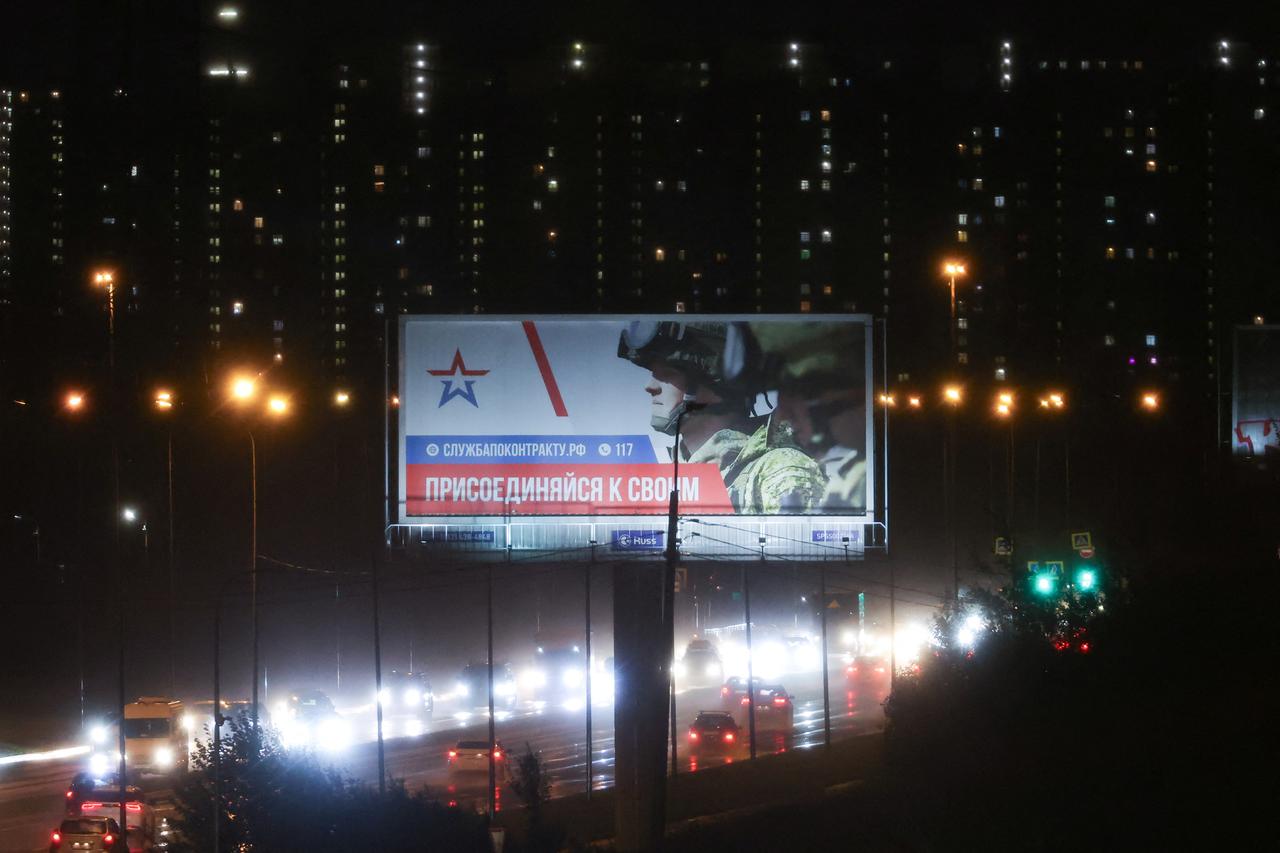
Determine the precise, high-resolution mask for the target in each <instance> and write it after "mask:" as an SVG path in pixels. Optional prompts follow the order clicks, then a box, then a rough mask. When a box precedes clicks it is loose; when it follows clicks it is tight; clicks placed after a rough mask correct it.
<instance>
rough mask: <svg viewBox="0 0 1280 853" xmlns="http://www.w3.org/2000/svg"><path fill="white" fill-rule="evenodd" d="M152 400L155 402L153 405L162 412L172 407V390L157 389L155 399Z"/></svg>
mask: <svg viewBox="0 0 1280 853" xmlns="http://www.w3.org/2000/svg"><path fill="white" fill-rule="evenodd" d="M154 402H155V407H156V408H157V409H158V410H160V411H162V412H167V411H169V410H170V409H172V408H173V394H172V392H169V391H157V392H156V399H155V401H154Z"/></svg>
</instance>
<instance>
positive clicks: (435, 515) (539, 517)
mask: <svg viewBox="0 0 1280 853" xmlns="http://www.w3.org/2000/svg"><path fill="white" fill-rule="evenodd" d="M635 320H645V321H657V322H750V323H753V324H754V323H760V322H762V321H764V322H771V321H776V322H782V323H815V322H821V323H831V322H853V323H861V324H864V325H865V327H866V334H865V351H864V352H860V353H849V354H848V357H849V367H850V372H851V374H853V375H855V377H856V374H857V373H859V372H861V373H863V374H864V376H863V377H861V378H854V379H852V380H851V381H852V382H853V383H855V387H859V388H860V390H864V391H865V411H866V413H867V430H866V438H865V441H864V443H863V446H862V447H861V448H859V449H860V451H861V452H862V454H863V456H864V458H865V459H866V461H867V466H868V470H869V471H874V464H873V460H874V450H873V446H874V440H873V431H872V428H871V418H872V416H873V413H874V409H873V406H872V402H871V394H872V387H873V386H872V382H871V376H870V367H871V364H872V358H871V339H872V335H871V325H870V319H869V318H868V317H865V316H849V315H838V316H831V317H827V316H813V317H807V318H799V317H795V316H785V317H767V316H764V317H762V316H760V315H751V316H732V317H728V316H712V315H698V316H697V317H690V316H688V315H676V316H650V317H635V316H626V317H620V316H612V317H582V318H578V317H573V318H570V317H538V318H529V317H486V318H469V317H403V318H401V324H400V384H399V396H400V400H401V405H400V422H399V436H398V448H399V455H398V459H399V463H398V465H397V468H398V483H399V492H398V494H399V513H398V515H399V521H400V523H401V524H402V525H411V526H414V527H415V528H419V533H420V535H421V537H422V541H430V542H440V543H444V542H448V543H451V544H456V545H460V546H463V547H468V548H480V549H485V548H501V547H505V546H508V545H510V546H511V547H515V548H564V547H576V546H580V545H585V544H587V543H588V542H597V543H600V544H602V545H604V546H605V547H613V548H614V549H615V550H617V549H618V543H619V541H621V542H623V543H626V544H625V545H623V546H622V547H623V548H624V549H627V550H632V549H633V548H632V546H631V543H632V542H636V543H639V544H638V545H636V546H635V548H634V549H635V550H645V549H646V548H648V549H654V550H657V549H658V548H659V547H660V546H661V544H662V543H661V540H662V536H655V535H653V534H656V533H658V532H659V531H663V532H664V531H665V515H666V500H667V495H666V490H667V489H669V487H670V481H669V479H668V480H667V481H666V482H665V484H664V483H663V482H661V481H660V480H658V481H656V483H654V487H655V488H654V491H655V493H654V494H653V495H652V497H653V498H654V499H652V500H650V499H649V498H650V497H651V495H649V494H645V495H644V497H645V498H646V500H645V501H643V502H642V505H635V504H634V503H633V502H631V501H629V500H628V499H627V498H628V495H627V494H626V491H625V488H623V489H622V492H621V494H620V497H621V498H622V503H621V505H619V504H614V505H612V506H607V507H603V506H602V503H603V504H609V501H608V498H609V497H610V494H609V491H610V485H609V484H608V482H607V481H606V485H605V486H604V489H603V497H604V498H605V500H604V501H603V502H598V501H595V500H592V498H594V497H600V496H601V490H600V486H599V483H596V484H595V487H596V489H597V491H596V492H595V494H593V493H592V491H591V484H590V483H588V482H587V480H586V479H584V478H585V477H586V476H587V475H589V474H590V473H591V472H593V471H597V470H601V469H604V470H608V471H613V470H615V468H614V467H610V466H618V465H622V466H627V465H632V464H634V466H636V467H637V469H639V470H643V471H646V472H650V473H652V472H655V471H660V472H661V474H662V475H663V476H666V477H669V476H670V469H671V448H672V446H673V443H674V439H673V437H670V436H667V435H663V434H661V433H659V432H657V431H655V430H654V429H652V428H651V426H650V415H651V413H652V411H653V405H652V401H651V397H650V394H649V393H648V392H646V390H645V387H646V385H648V384H649V382H650V372H649V371H648V370H647V369H645V368H642V367H640V366H638V365H636V364H634V363H632V362H630V361H628V360H626V359H623V358H619V357H618V352H617V350H618V339H619V335H620V334H621V332H622V331H623V329H624V328H626V327H627V325H628V324H629V323H631V322H632V321H635ZM530 327H532V332H531V328H530ZM539 349H540V350H541V351H542V353H544V354H545V369H544V365H540V364H539V358H538V356H537V351H538V350H539ZM784 393H785V392H784ZM753 423H760V424H762V423H764V420H763V419H760V420H758V421H753ZM451 439H458V441H451ZM575 445H576V446H575ZM478 449H490V450H496V451H499V452H500V453H501V454H506V455H505V456H504V457H502V458H499V457H494V461H493V462H492V464H490V462H489V461H488V460H487V459H485V458H480V459H477V458H474V457H472V458H466V457H465V456H462V455H459V454H461V453H464V452H472V453H475V452H478ZM524 451H528V452H527V453H525V452H524ZM415 463H432V465H434V466H436V467H432V465H428V466H426V467H423V466H422V465H420V464H415ZM454 463H456V465H454ZM519 463H527V464H528V466H529V467H527V468H525V469H523V470H522V471H516V472H513V470H512V469H511V468H510V467H509V466H510V465H511V464H519ZM461 465H466V466H467V467H466V468H465V469H464V468H462V467H459V466H461ZM504 466H507V467H504ZM535 466H536V467H535ZM697 467H698V466H689V465H688V464H687V463H686V462H685V461H684V460H682V462H681V471H680V474H681V481H682V484H684V485H682V489H681V497H682V502H681V515H682V516H685V517H688V516H690V515H698V514H705V516H706V520H705V522H704V523H705V524H706V525H713V524H719V525H720V527H719V528H718V532H716V533H714V534H712V533H711V532H710V530H709V529H708V528H706V527H704V528H703V530H704V531H706V532H704V534H703V536H702V537H701V538H702V539H703V540H704V543H703V544H704V545H705V546H706V547H711V548H714V546H712V545H711V544H710V543H711V542H712V541H713V540H714V539H723V538H725V537H727V538H729V539H731V540H734V544H733V545H730V546H727V547H728V552H729V553H731V554H732V555H733V556H737V557H741V556H744V554H743V552H742V551H741V550H740V549H738V547H737V540H741V541H742V542H743V543H747V542H750V544H751V545H752V546H753V547H754V546H755V545H756V544H757V543H758V540H759V538H760V536H763V535H765V533H764V531H765V529H766V528H770V529H772V530H774V531H775V538H778V537H781V538H778V543H777V544H778V547H779V548H782V547H783V546H782V545H781V542H783V541H788V540H795V541H794V542H792V544H791V546H789V547H787V548H784V550H788V551H789V552H790V553H798V552H805V553H807V552H811V551H814V550H817V551H821V552H826V551H835V550H840V549H843V548H846V547H849V548H852V549H854V550H858V551H860V550H861V547H862V544H863V542H864V539H865V538H866V537H865V531H864V526H865V525H866V524H867V523H868V522H871V521H873V513H872V510H871V508H873V507H874V506H875V503H874V489H873V481H874V478H873V477H868V480H867V492H866V501H865V506H866V507H867V509H866V510H865V511H863V510H862V508H858V509H857V510H856V511H853V512H846V511H838V515H818V514H817V513H816V512H813V511H812V510H811V511H810V512H811V513H813V514H807V515H805V516H803V517H801V516H797V515H786V516H747V515H742V514H734V513H733V509H732V507H730V506H725V505H723V503H724V502H723V501H720V505H717V506H715V507H711V505H710V504H708V503H707V502H706V501H704V505H703V506H702V507H699V506H698V504H697V502H696V501H693V500H688V499H687V498H688V497H689V496H690V495H689V491H692V493H693V494H692V496H694V497H696V496H698V493H697V488H696V483H695V484H694V488H693V489H692V490H690V489H689V488H688V481H686V477H687V476H690V475H691V474H694V475H696V473H697V471H696V470H694V469H696V468H697ZM437 470H444V471H445V472H447V473H448V474H449V475H450V477H449V478H448V479H452V480H454V481H455V484H456V481H457V480H458V477H457V476H455V475H458V474H459V473H460V472H462V473H466V474H471V473H473V472H474V473H476V474H480V475H482V477H481V479H483V474H484V473H495V474H496V476H495V477H493V478H492V479H493V480H495V481H500V480H504V479H505V480H506V481H507V482H508V483H510V482H511V475H513V473H516V474H518V473H528V472H529V471H543V470H546V471H548V472H549V473H551V474H553V475H555V476H561V475H563V474H572V475H573V476H574V478H576V479H577V485H579V486H580V487H581V494H577V495H574V496H573V497H574V498H575V500H572V501H568V502H565V503H563V504H562V507H561V508H560V509H559V510H558V511H556V512H553V513H545V514H540V513H539V512H538V507H540V506H547V505H549V504H545V503H541V502H538V501H533V502H525V501H519V500H515V501H507V500H503V498H504V495H503V494H498V495H494V494H493V491H492V489H490V491H489V492H488V493H487V495H485V496H487V497H490V498H491V500H490V501H488V502H482V503H475V502H466V501H463V502H461V503H460V504H458V507H459V508H458V509H453V504H452V503H450V502H447V501H441V500H431V501H427V502H426V503H425V504H424V503H421V502H418V501H414V500H412V499H411V498H412V497H413V496H422V495H423V488H422V487H421V486H420V485H419V483H420V482H421V481H422V476H423V472H425V473H426V475H428V476H430V475H433V474H434V473H435V472H436V471H437ZM411 471H412V472H413V473H410V472H411ZM704 473H705V472H704ZM468 479H469V480H470V479H471V478H468ZM410 480H412V482H413V486H412V487H410V486H409V481H410ZM706 485H707V480H706V479H704V480H703V487H704V491H703V496H704V497H706V500H707V501H710V500H711V498H710V497H709V494H710V493H709V491H707V489H706ZM434 488H435V490H434V491H430V492H429V494H430V496H431V497H433V498H446V497H448V498H453V497H455V495H453V494H442V493H441V492H440V491H439V489H442V488H447V487H446V486H440V485H437V486H436V487H434ZM497 488H501V486H497ZM470 489H471V492H470V497H472V498H477V497H479V496H480V495H479V492H478V490H477V488H476V486H475V485H474V484H471V486H470ZM657 492H660V494H659V493H657ZM411 493H412V494H411ZM636 494H638V493H633V494H632V497H635V496H636ZM528 496H529V495H528V493H526V497H528ZM617 496H619V495H615V497H617ZM499 505H500V508H497V509H495V506H499ZM424 506H425V508H424ZM442 507H448V509H447V511H441V508H442ZM468 507H473V508H474V507H483V509H482V511H475V512H469V511H468ZM709 508H710V509H709ZM708 510H709V511H708ZM495 516H496V517H495ZM691 523H692V524H698V523H699V522H692V521H691ZM684 527H686V528H688V527H689V525H688V524H686V525H684ZM784 528H785V532H781V533H779V532H778V531H782V530H784ZM742 531H749V532H751V533H752V535H750V536H747V535H744V534H743V533H742ZM683 538H684V546H683V548H684V550H686V551H687V550H689V547H690V545H691V538H692V537H691V536H690V535H689V531H688V530H686V532H685V533H684V535H683ZM801 545H804V546H806V547H800V546H801ZM735 550H736V551H737V553H733V552H734V551H735Z"/></svg>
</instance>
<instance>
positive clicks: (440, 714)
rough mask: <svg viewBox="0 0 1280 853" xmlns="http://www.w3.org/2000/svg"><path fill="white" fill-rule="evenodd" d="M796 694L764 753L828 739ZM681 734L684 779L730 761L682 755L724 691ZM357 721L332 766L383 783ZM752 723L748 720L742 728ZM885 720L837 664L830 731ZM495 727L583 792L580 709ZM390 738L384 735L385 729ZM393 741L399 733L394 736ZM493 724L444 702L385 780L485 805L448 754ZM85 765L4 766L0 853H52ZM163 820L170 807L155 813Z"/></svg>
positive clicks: (799, 691)
mask: <svg viewBox="0 0 1280 853" xmlns="http://www.w3.org/2000/svg"><path fill="white" fill-rule="evenodd" d="M782 683H783V684H785V686H786V688H787V689H788V691H789V692H790V693H791V694H792V695H793V696H794V697H795V700H794V704H795V714H794V721H793V726H792V729H791V731H790V732H789V733H785V734H784V733H781V732H767V733H766V732H758V733H757V754H760V755H763V754H767V753H770V752H775V751H779V750H783V749H804V748H809V747H813V746H816V745H820V744H821V743H822V739H823V720H822V680H821V674H820V673H819V672H816V671H815V672H809V673H805V674H802V675H792V676H790V677H789V678H787V679H786V680H784V681H782ZM676 708H677V712H676V716H677V720H678V726H677V731H678V733H679V736H680V738H681V742H680V748H681V752H680V755H679V758H680V761H679V768H680V770H681V772H685V771H692V772H696V771H697V770H698V769H704V768H706V767H707V766H711V764H713V763H719V762H722V761H725V760H742V759H743V758H745V757H746V755H745V752H746V750H745V749H744V750H743V751H742V754H740V755H738V756H735V757H734V758H732V759H727V758H717V759H716V760H715V761H713V762H708V761H707V760H706V759H703V760H701V761H698V760H695V759H692V758H691V757H690V756H689V755H688V754H687V752H686V751H685V746H686V743H685V741H684V735H685V732H686V731H687V730H688V727H689V725H690V724H691V723H692V722H693V719H694V717H695V716H696V715H697V712H698V711H699V710H720V709H721V705H720V693H719V689H718V688H716V687H705V688H697V689H689V690H682V691H678V692H677V698H676ZM593 718H594V719H593V722H594V725H593V727H592V728H593V738H592V739H593V743H592V776H593V779H592V783H593V786H594V787H596V788H603V787H608V786H611V785H612V784H613V758H614V754H613V708H612V706H611V705H597V706H596V707H595V708H594V709H593ZM351 719H352V722H353V724H354V725H355V726H356V727H357V728H358V730H359V731H362V732H365V733H366V734H367V736H368V737H369V738H370V740H368V741H365V742H363V743H357V744H356V745H354V746H352V747H351V748H350V749H349V750H348V751H347V752H345V753H344V754H341V755H337V756H335V757H334V760H333V762H332V763H334V764H335V765H336V766H338V767H340V768H341V769H343V770H344V771H346V772H347V773H349V774H350V775H352V776H355V777H356V778H359V779H364V780H368V781H370V782H376V780H377V766H378V765H377V749H376V744H375V743H374V742H373V740H372V738H373V735H374V732H375V724H374V722H373V714H372V709H371V708H365V709H359V711H358V712H354V713H352V714H351ZM743 722H744V725H745V720H744V721H743ZM882 723H883V718H882V714H881V709H880V707H879V704H878V702H877V697H869V696H866V697H859V696H857V695H855V693H854V692H853V691H851V690H849V689H847V686H846V683H845V681H844V678H843V672H842V669H840V668H838V664H837V663H836V661H835V659H834V658H833V660H832V673H831V732H832V737H833V738H842V737H851V736H856V735H859V734H866V733H869V732H874V731H878V730H880V729H881V727H882ZM495 727H496V730H497V739H498V742H499V743H500V744H501V745H502V746H503V748H504V749H506V750H508V751H510V752H511V753H512V759H513V760H514V759H515V758H517V757H518V756H519V755H520V754H523V752H524V750H525V747H526V744H527V745H528V747H529V748H532V749H533V750H534V751H535V752H536V753H539V754H540V755H541V757H542V759H543V760H544V761H545V763H546V766H547V768H548V770H549V771H550V775H551V780H552V796H564V795H567V794H572V793H576V792H579V791H582V790H585V787H586V776H587V774H586V750H585V743H586V736H585V735H586V732H585V721H584V715H583V712H582V711H581V710H577V711H566V710H564V709H559V708H541V709H540V708H537V707H534V706H533V705H532V704H531V703H527V702H526V703H520V704H519V705H518V706H517V707H516V709H514V710H512V711H511V712H505V713H504V712H501V711H500V712H498V714H497V715H496V723H495ZM384 731H385V728H384ZM393 734H394V732H393ZM487 738H488V723H487V717H486V716H485V714H484V713H483V712H478V713H477V712H473V711H470V710H467V709H463V708H460V707H458V706H457V704H456V703H455V702H454V701H453V700H451V699H445V700H442V701H440V702H438V703H437V705H436V709H435V713H434V715H433V717H432V719H431V721H430V723H429V724H428V725H427V726H426V731H424V732H423V733H422V734H420V735H418V736H416V737H408V736H406V737H390V738H388V739H387V740H386V741H385V752H386V766H387V772H388V775H390V776H392V777H395V778H400V779H403V780H405V783H406V785H407V786H408V787H409V789H410V790H417V789H420V788H424V787H425V788H427V789H428V790H429V791H432V792H435V793H436V794H437V795H438V797H439V798H440V799H442V800H446V801H449V802H451V803H455V804H457V805H458V807H460V808H473V809H477V810H483V809H484V808H485V793H486V790H485V789H486V788H487V784H488V779H487V776H486V775H485V774H484V773H462V774H459V773H453V774H451V773H450V771H449V769H448V759H447V753H448V750H449V748H450V747H452V746H453V745H454V744H455V743H456V742H457V741H459V740H486V739H487ZM83 764H84V760H83V759H78V760H56V761H49V762H41V763H31V764H18V765H10V766H6V767H0V853H10V851H24V853H28V852H29V851H33V850H42V851H43V850H47V849H48V843H49V835H50V833H51V832H52V830H53V829H54V828H56V826H57V825H58V823H59V821H60V820H61V818H62V803H63V798H64V795H65V791H66V786H67V783H68V782H69V781H70V779H71V777H72V775H74V774H75V773H76V772H77V771H78V770H81V769H83ZM142 786H143V788H144V789H146V790H147V791H148V793H149V794H151V795H152V796H153V797H157V798H164V797H166V795H167V793H168V792H167V791H166V790H165V789H166V787H167V782H166V781H165V780H164V779H163V778H160V777H146V778H144V779H143V781H142ZM511 797H512V795H511V794H510V793H509V791H508V790H507V789H506V787H505V786H503V785H499V787H498V790H497V801H498V808H499V809H501V808H502V807H503V806H504V805H506V804H508V803H510V802H511ZM158 812H159V814H160V815H161V816H164V815H166V814H168V813H169V811H168V809H167V807H165V806H163V805H162V806H161V808H159V809H158Z"/></svg>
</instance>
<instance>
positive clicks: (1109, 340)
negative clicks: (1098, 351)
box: [1102, 335, 1116, 347]
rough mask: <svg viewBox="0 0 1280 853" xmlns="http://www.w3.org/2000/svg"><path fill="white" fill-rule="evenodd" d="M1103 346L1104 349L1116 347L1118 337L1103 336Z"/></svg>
mask: <svg viewBox="0 0 1280 853" xmlns="http://www.w3.org/2000/svg"><path fill="white" fill-rule="evenodd" d="M1102 345H1103V346H1104V347H1113V346H1115V345H1116V336H1115V335H1103V337H1102Z"/></svg>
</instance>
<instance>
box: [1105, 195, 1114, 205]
mask: <svg viewBox="0 0 1280 853" xmlns="http://www.w3.org/2000/svg"><path fill="white" fill-rule="evenodd" d="M1102 206H1103V207H1115V206H1116V197H1115V196H1113V195H1108V196H1103V198H1102Z"/></svg>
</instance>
